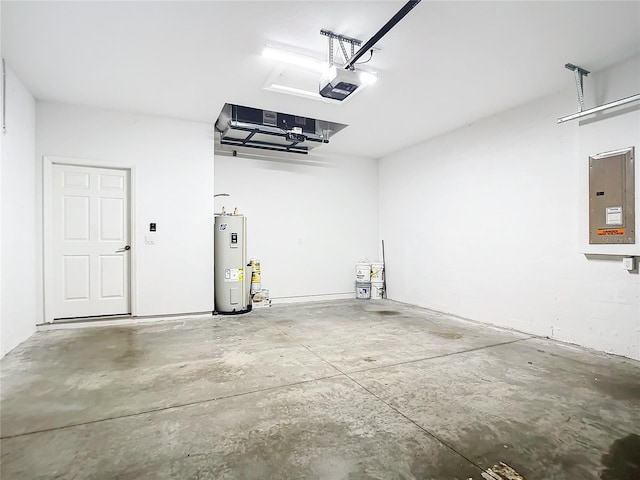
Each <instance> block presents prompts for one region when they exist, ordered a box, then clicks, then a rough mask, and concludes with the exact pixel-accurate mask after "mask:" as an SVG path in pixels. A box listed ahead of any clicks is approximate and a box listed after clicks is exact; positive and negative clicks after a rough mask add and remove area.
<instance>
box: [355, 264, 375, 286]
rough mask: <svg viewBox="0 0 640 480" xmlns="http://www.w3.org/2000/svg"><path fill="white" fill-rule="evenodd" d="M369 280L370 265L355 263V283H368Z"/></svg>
mask: <svg viewBox="0 0 640 480" xmlns="http://www.w3.org/2000/svg"><path fill="white" fill-rule="evenodd" d="M370 280H371V264H370V263H356V282H369V281H370Z"/></svg>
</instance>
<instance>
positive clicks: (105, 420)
mask: <svg viewBox="0 0 640 480" xmlns="http://www.w3.org/2000/svg"><path fill="white" fill-rule="evenodd" d="M338 371H339V370H338ZM341 376H344V373H343V372H340V373H336V374H335V375H326V376H323V377H318V378H311V379H308V380H301V381H299V382H292V383H286V384H282V385H276V386H273V387H265V388H259V389H257V390H252V391H250V392H241V393H235V394H232V395H223V396H221V397H213V398H207V399H203V400H197V401H194V402H187V403H183V404H179V405H169V406H167V407H159V408H153V409H149V410H143V411H140V412H134V413H128V414H124V415H117V416H113V417H106V418H98V419H96V420H89V421H86V422H80V423H73V424H70V425H61V426H59V427H51V428H43V429H41V430H34V431H31V432H24V433H18V434H15V435H7V436H0V440H9V439H12V438H19V437H25V436H27V435H35V434H37V433H47V432H54V431H56V430H64V429H67V428H75V427H82V426H84V425H93V424H96V423H101V422H108V421H111V420H119V419H122V418H133V417H137V416H140V415H146V414H150V413H158V412H165V411H169V410H177V409H179V408H184V407H191V406H195V405H203V404H205V403H210V402H217V401H219V400H226V399H229V398H236V397H242V396H245V395H251V394H254V393H261V392H268V391H270V390H278V389H280V388H287V387H294V386H297V385H304V384H306V383H312V382H318V381H321V380H328V379H331V378H336V377H341Z"/></svg>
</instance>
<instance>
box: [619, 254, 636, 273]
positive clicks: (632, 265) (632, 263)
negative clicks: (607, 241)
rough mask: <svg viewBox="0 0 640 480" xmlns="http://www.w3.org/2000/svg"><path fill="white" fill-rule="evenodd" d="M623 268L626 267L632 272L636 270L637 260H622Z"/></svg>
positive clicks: (628, 258) (629, 258)
mask: <svg viewBox="0 0 640 480" xmlns="http://www.w3.org/2000/svg"><path fill="white" fill-rule="evenodd" d="M622 266H623V267H624V269H625V270H628V271H630V272H632V271H633V270H635V268H636V266H635V258H633V257H626V258H623V259H622Z"/></svg>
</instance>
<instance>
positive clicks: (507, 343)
mask: <svg viewBox="0 0 640 480" xmlns="http://www.w3.org/2000/svg"><path fill="white" fill-rule="evenodd" d="M535 338H536V337H527V338H519V339H517V340H510V341H508V342H501V343H493V344H491V345H484V346H482V347H476V348H470V349H468V350H460V351H459V352H451V353H443V354H442V355H436V356H433V357H423V358H416V359H414V360H406V361H404V362H397V363H390V364H388V365H380V366H379V367H369V368H363V369H361V370H353V371H349V372H345V375H348V374H351V373H362V372H370V371H372V370H380V369H381V368H388V367H396V366H398V365H407V364H410V363H416V362H426V361H428V360H437V359H439V358H445V357H453V356H455V355H461V354H463V353H470V352H477V351H480V350H485V349H489V348H494V347H501V346H503V345H512V344H514V343H518V342H523V341H525V340H531V339H535Z"/></svg>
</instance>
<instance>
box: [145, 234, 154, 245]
mask: <svg viewBox="0 0 640 480" xmlns="http://www.w3.org/2000/svg"><path fill="white" fill-rule="evenodd" d="M144 244H145V245H155V244H156V236H155V235H145V236H144Z"/></svg>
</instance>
